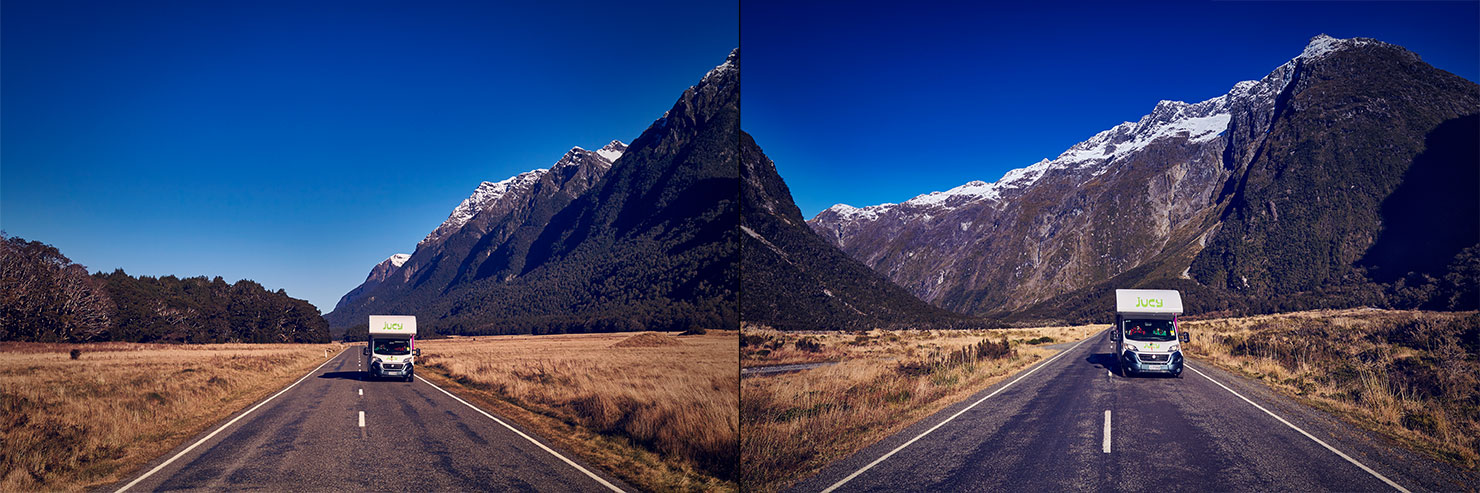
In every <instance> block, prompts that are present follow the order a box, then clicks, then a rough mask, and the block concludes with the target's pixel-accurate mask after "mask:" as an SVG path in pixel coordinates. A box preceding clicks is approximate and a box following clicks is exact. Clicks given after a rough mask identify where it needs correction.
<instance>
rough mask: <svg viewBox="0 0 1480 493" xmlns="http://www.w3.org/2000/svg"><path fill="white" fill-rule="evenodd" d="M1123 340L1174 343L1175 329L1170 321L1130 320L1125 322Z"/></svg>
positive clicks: (1175, 337)
mask: <svg viewBox="0 0 1480 493" xmlns="http://www.w3.org/2000/svg"><path fill="white" fill-rule="evenodd" d="M1125 338H1126V339H1130V340H1132V341H1157V342H1161V341H1175V340H1177V328H1176V327H1174V326H1172V321H1171V320H1144V319H1130V320H1126V321H1125Z"/></svg>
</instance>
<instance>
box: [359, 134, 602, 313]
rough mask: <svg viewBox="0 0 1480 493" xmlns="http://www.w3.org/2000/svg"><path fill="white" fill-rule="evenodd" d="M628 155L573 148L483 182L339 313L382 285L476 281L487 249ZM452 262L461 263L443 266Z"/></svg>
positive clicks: (544, 217) (379, 268)
mask: <svg viewBox="0 0 1480 493" xmlns="http://www.w3.org/2000/svg"><path fill="white" fill-rule="evenodd" d="M626 150H627V145H626V144H623V143H622V142H621V141H616V140H613V141H611V143H609V144H607V145H606V146H604V147H602V148H601V149H598V150H596V151H588V150H585V149H582V148H580V147H573V148H571V149H570V150H569V151H567V152H566V153H565V155H564V156H561V157H560V159H559V160H558V161H556V162H555V164H553V165H551V166H550V167H549V168H544V169H536V170H532V171H526V172H524V173H520V174H518V175H514V176H511V177H509V178H506V179H504V180H501V181H497V182H487V181H485V182H483V183H482V184H480V185H478V188H476V189H474V190H473V193H472V194H471V195H469V196H468V198H466V199H463V201H462V203H460V204H458V205H457V207H456V208H454V209H453V210H452V213H451V214H449V215H448V216H447V220H446V221H443V222H442V224H441V225H438V226H437V228H436V229H433V230H432V232H431V233H429V234H427V236H426V237H425V238H423V239H422V240H421V242H419V243H417V245H416V252H415V253H412V254H396V255H393V256H391V258H389V259H386V261H384V262H381V263H380V264H379V265H376V266H375V268H374V269H371V272H370V277H369V278H367V279H366V280H365V283H364V284H361V285H360V286H359V287H356V288H355V289H354V290H352V291H350V292H349V293H347V294H345V295H344V296H343V297H341V298H340V300H339V303H338V304H336V305H335V309H336V310H338V308H339V307H343V306H345V305H346V304H347V303H350V302H353V301H356V300H358V299H360V298H362V297H364V296H366V295H367V294H369V293H370V292H371V291H372V290H373V289H374V288H376V287H378V286H381V285H382V284H386V283H392V284H399V285H402V286H406V285H409V284H411V283H412V282H413V278H414V277H416V276H418V275H422V276H429V277H427V279H431V278H433V277H436V278H445V280H446V282H454V280H456V279H466V278H468V277H470V276H473V277H476V275H477V274H476V271H472V272H471V273H470V272H469V267H470V266H481V265H482V263H483V262H484V261H486V260H487V259H488V258H489V257H490V256H492V252H489V251H487V250H488V249H490V248H495V247H497V246H499V245H502V244H503V243H504V242H505V241H507V240H508V239H509V238H510V237H511V236H512V235H513V234H514V233H516V232H517V231H518V229H519V227H520V226H521V225H525V224H526V223H527V222H529V221H531V220H534V221H536V222H538V221H548V220H549V215H550V214H553V213H554V211H555V210H557V209H558V207H562V206H564V205H565V204H566V203H569V202H570V200H571V199H573V198H575V197H576V196H578V195H580V194H581V193H584V192H585V191H586V190H587V189H588V188H590V186H591V185H592V184H594V183H596V181H597V180H600V179H601V176H602V175H604V174H605V173H606V171H607V170H609V169H611V167H612V164H613V163H615V162H616V160H617V159H619V158H621V157H622V153H623V152H625V151H626ZM459 238H461V239H460V240H459ZM449 242H451V243H453V244H452V245H449V244H448V243H449ZM479 245H482V246H481V247H480V246H479ZM463 250H467V251H465V252H464V251H463ZM475 250H476V251H475ZM448 258H459V259H460V260H461V261H460V262H458V263H444V260H445V259H448Z"/></svg>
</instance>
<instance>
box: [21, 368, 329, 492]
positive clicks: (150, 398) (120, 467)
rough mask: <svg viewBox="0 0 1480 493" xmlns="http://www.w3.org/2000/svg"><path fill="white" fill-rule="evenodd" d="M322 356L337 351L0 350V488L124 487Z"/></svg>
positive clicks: (292, 378)
mask: <svg viewBox="0 0 1480 493" xmlns="http://www.w3.org/2000/svg"><path fill="white" fill-rule="evenodd" d="M74 348H75V349H80V350H81V351H82V355H81V357H80V358H79V359H77V360H72V359H71V358H70V357H69V354H68V353H69V351H71V350H72V349H74ZM325 350H329V353H328V354H329V355H331V356H332V355H334V354H338V351H339V350H340V346H338V345H332V344H318V345H314V344H205V345H168V344H130V343H100V344H39V343H4V344H0V443H3V445H0V470H3V471H4V472H3V474H4V476H3V477H0V490H4V491H17V490H81V489H85V488H88V487H93V486H97V485H100V484H105V483H109V482H113V481H117V480H119V479H122V478H124V477H126V476H127V475H128V474H130V473H132V472H133V471H134V470H136V469H137V468H138V467H139V466H142V465H143V464H144V463H146V462H148V461H149V460H152V459H154V458H155V457H158V456H160V455H161V454H164V453H166V452H168V451H169V450H171V449H173V448H175V447H176V446H179V445H180V444H181V443H183V442H184V441H185V440H187V439H189V438H191V437H194V436H195V435H197V434H199V433H201V432H202V431H204V430H205V429H206V428H208V427H210V426H211V425H214V424H215V423H217V422H219V421H220V420H221V419H223V418H225V417H226V416H228V415H230V414H231V413H233V412H235V411H237V410H239V409H241V408H243V407H246V406H247V405H249V404H251V403H252V402H255V401H257V400H260V399H262V398H264V397H266V396H267V395H269V394H271V393H272V392H275V391H277V390H278V389H281V388H282V387H284V386H286V385H287V384H289V383H291V382H292V381H294V380H296V379H298V378H300V377H302V376H303V375H304V374H306V373H307V372H308V371H309V370H310V369H312V368H314V367H315V366H317V365H319V364H320V363H323V362H324V360H325Z"/></svg>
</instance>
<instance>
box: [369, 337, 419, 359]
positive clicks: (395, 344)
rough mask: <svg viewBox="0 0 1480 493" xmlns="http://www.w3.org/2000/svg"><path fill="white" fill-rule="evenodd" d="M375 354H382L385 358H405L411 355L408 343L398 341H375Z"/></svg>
mask: <svg viewBox="0 0 1480 493" xmlns="http://www.w3.org/2000/svg"><path fill="white" fill-rule="evenodd" d="M375 354H384V355H387V356H405V355H408V354H411V345H410V341H405V340H398V339H393V340H389V341H384V340H381V341H375Z"/></svg>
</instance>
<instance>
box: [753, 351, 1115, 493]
mask: <svg viewBox="0 0 1480 493" xmlns="http://www.w3.org/2000/svg"><path fill="white" fill-rule="evenodd" d="M1104 328H1105V326H1103V325H1091V326H1078V327H1045V328H1039V329H1013V330H993V331H959V332H958V331H882V330H874V331H868V332H830V333H789V332H780V331H776V330H771V329H767V328H762V327H754V326H746V327H745V328H744V329H743V330H742V335H741V338H742V344H741V350H740V352H741V358H742V361H743V364H744V366H746V367H754V366H770V365H779V364H795V363H815V362H834V363H835V364H831V365H826V366H820V367H817V368H813V369H809V370H805V371H799V372H791V373H783V374H773V375H748V376H746V377H745V378H743V379H742V381H741V398H740V405H741V411H740V416H741V426H742V429H743V430H744V433H743V436H742V438H741V444H740V457H741V458H740V461H741V483H742V484H744V485H745V489H746V490H747V491H776V490H780V489H783V488H785V487H786V486H787V485H789V484H791V483H792V482H794V481H796V480H797V479H800V478H802V477H804V476H806V475H809V474H812V473H815V472H816V471H817V470H819V469H821V468H822V467H823V466H824V465H826V464H828V463H830V462H832V461H834V460H837V459H840V458H843V457H846V456H847V455H849V454H852V453H854V452H857V451H858V450H861V449H863V448H864V447H867V446H868V445H870V444H873V443H874V442H877V441H878V440H880V439H883V438H884V437H887V436H889V435H891V434H894V433H897V432H899V431H900V430H902V429H904V428H905V427H907V426H909V425H910V424H913V423H914V422H916V421H919V420H920V419H922V418H924V417H926V416H929V415H931V414H932V413H935V412H937V411H939V410H941V409H943V408H945V407H946V406H949V405H951V404H954V403H956V402H960V401H962V400H964V399H966V398H967V397H969V396H971V395H972V394H975V393H976V392H978V391H980V390H982V389H984V388H987V387H989V386H991V385H993V384H995V383H997V382H1000V381H1002V380H1003V379H1005V378H1007V377H1009V376H1011V375H1012V374H1015V373H1017V372H1019V371H1022V370H1024V369H1026V368H1028V367H1029V366H1031V365H1032V364H1034V363H1037V362H1039V361H1042V360H1043V359H1045V358H1048V357H1051V356H1052V355H1054V354H1056V353H1057V352H1058V351H1057V350H1051V349H1046V348H1041V347H1037V346H1039V345H1043V344H1051V343H1056V342H1073V341H1078V340H1080V339H1083V338H1085V337H1088V336H1089V335H1091V334H1093V333H1095V332H1098V331H1100V330H1104ZM1045 338H1047V339H1045ZM1004 340H1005V341H1006V342H1007V344H1006V345H1005V346H1004V345H1002V344H1001V343H1002V342H1003V341H1004Z"/></svg>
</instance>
